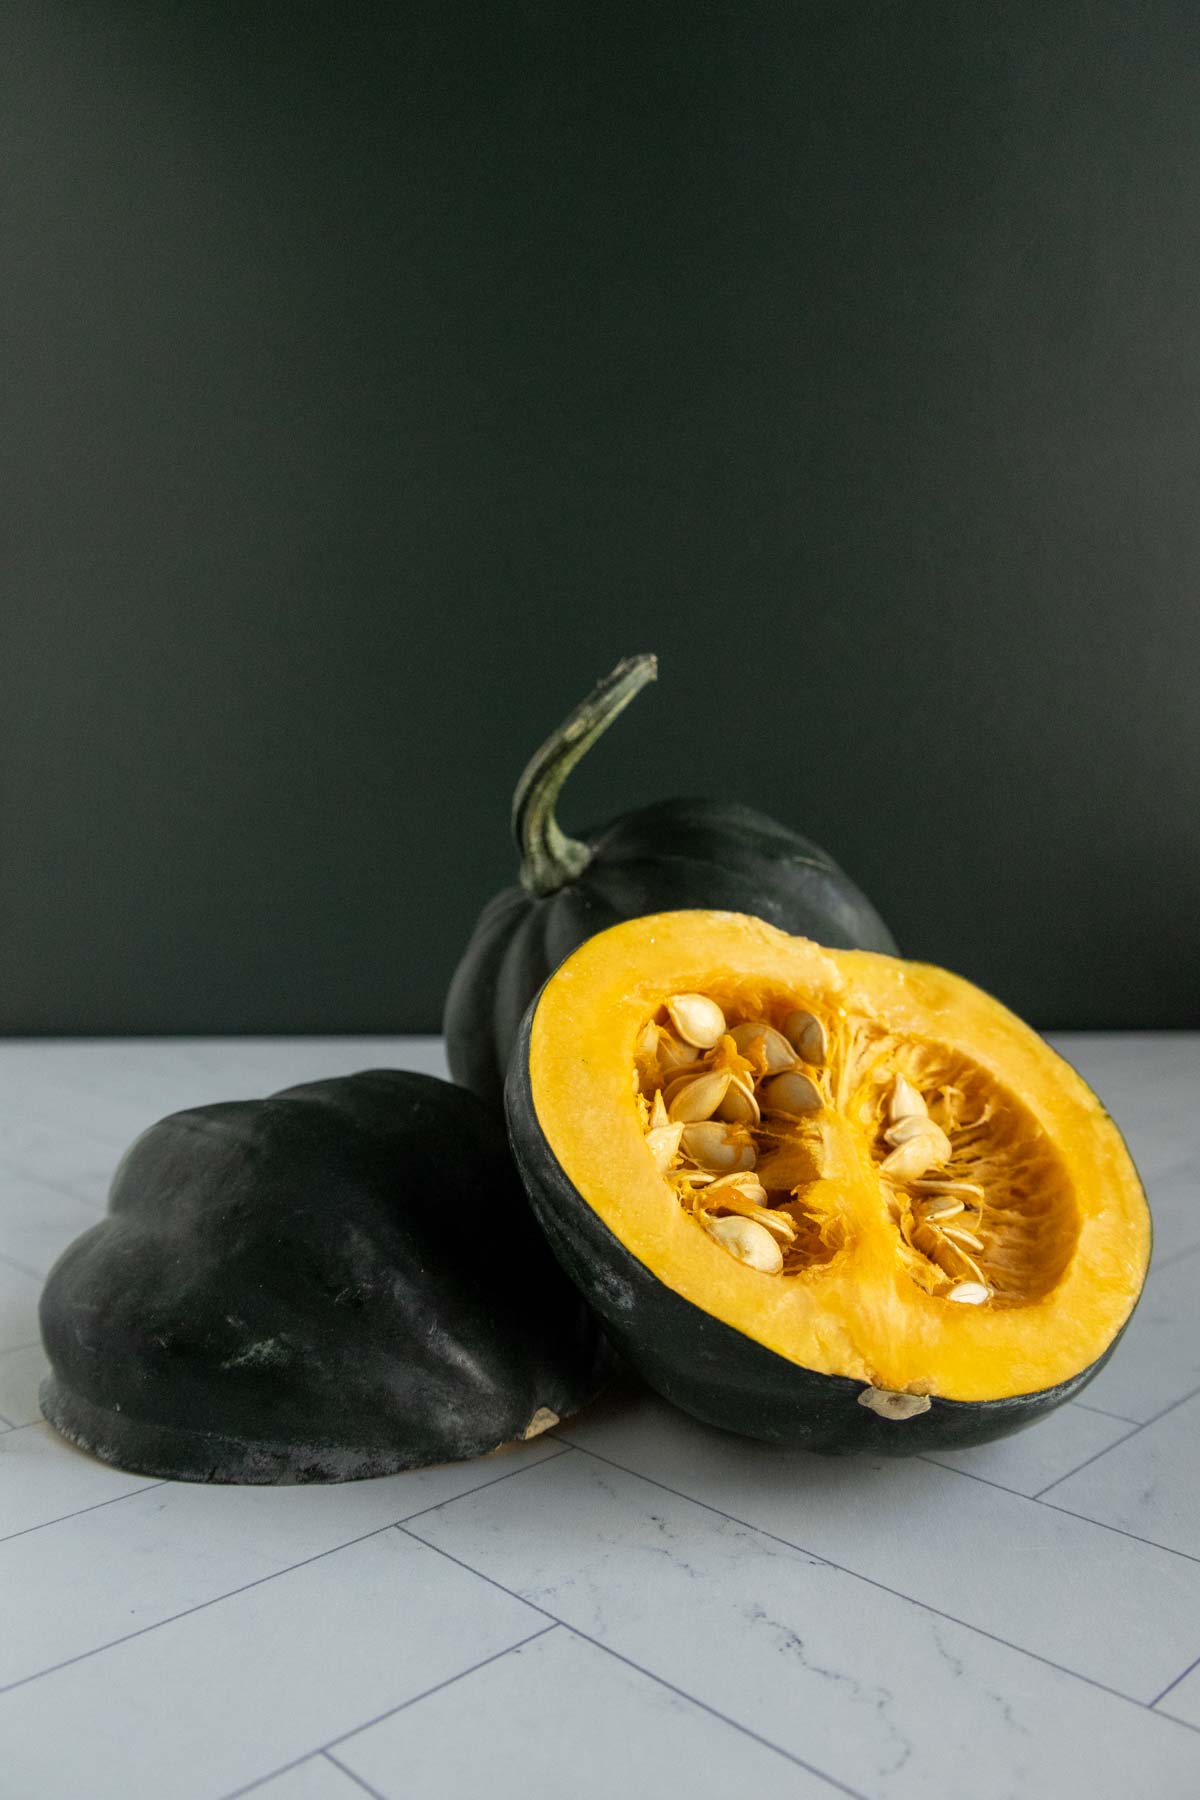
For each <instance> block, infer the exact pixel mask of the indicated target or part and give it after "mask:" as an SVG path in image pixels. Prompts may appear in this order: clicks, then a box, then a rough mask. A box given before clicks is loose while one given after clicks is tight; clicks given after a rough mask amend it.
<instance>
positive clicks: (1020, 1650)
mask: <svg viewBox="0 0 1200 1800" xmlns="http://www.w3.org/2000/svg"><path fill="white" fill-rule="evenodd" d="M563 1441H564V1442H566V1440H565V1439H564V1440H563ZM571 1448H572V1449H574V1450H578V1451H579V1452H580V1454H581V1455H583V1456H590V1457H594V1458H595V1460H596V1461H597V1462H602V1463H607V1464H608V1466H609V1468H611V1469H620V1470H621V1472H622V1474H625V1475H632V1476H633V1477H634V1479H635V1480H636V1481H646V1482H649V1484H650V1486H651V1487H656V1488H661V1489H662V1491H663V1493H665V1494H674V1496H675V1498H676V1499H677V1500H686V1501H689V1502H690V1503H691V1504H692V1505H693V1506H700V1507H703V1508H704V1510H705V1511H706V1512H711V1513H714V1514H715V1515H716V1517H717V1518H718V1519H725V1520H727V1521H728V1523H729V1524H730V1525H737V1526H740V1527H741V1528H742V1530H744V1531H754V1532H758V1533H759V1534H760V1535H761V1536H763V1537H765V1538H769V1539H770V1540H771V1541H772V1543H776V1544H782V1545H783V1547H784V1549H785V1550H794V1551H795V1552H796V1553H797V1555H799V1556H807V1557H808V1558H809V1559H810V1561H812V1562H814V1563H820V1564H821V1565H822V1566H823V1567H825V1568H828V1569H836V1570H837V1571H838V1573H839V1574H841V1575H847V1576H849V1577H850V1579H851V1580H852V1581H862V1582H865V1583H866V1585H867V1586H868V1587H873V1588H878V1589H879V1591H880V1593H883V1594H891V1595H892V1597H893V1599H896V1600H904V1601H907V1603H908V1604H909V1605H910V1606H917V1607H920V1609H921V1611H922V1612H927V1613H930V1614H932V1616H933V1617H934V1618H937V1619H946V1620H948V1621H949V1623H950V1624H951V1625H961V1626H962V1627H963V1629H964V1630H965V1631H974V1632H976V1633H977V1634H978V1636H980V1637H984V1638H990V1639H991V1641H992V1643H994V1644H1002V1645H1003V1646H1004V1648H1005V1649H1006V1650H1015V1651H1016V1652H1017V1654H1018V1655H1019V1656H1028V1657H1030V1658H1031V1659H1032V1660H1033V1661H1034V1662H1039V1663H1042V1664H1043V1665H1044V1666H1045V1667H1047V1668H1050V1669H1057V1670H1058V1672H1059V1674H1061V1675H1070V1676H1071V1677H1072V1678H1073V1679H1074V1680H1075V1681H1083V1682H1086V1683H1087V1685H1088V1687H1094V1688H1098V1689H1099V1690H1100V1692H1101V1693H1102V1694H1111V1695H1112V1697H1113V1699H1114V1700H1124V1701H1126V1702H1127V1703H1128V1704H1129V1705H1130V1706H1137V1707H1140V1708H1141V1709H1142V1710H1143V1711H1147V1710H1148V1709H1149V1705H1150V1703H1149V1701H1146V1700H1139V1699H1138V1698H1137V1696H1136V1695H1135V1694H1125V1693H1122V1691H1121V1689H1120V1688H1114V1687H1109V1686H1108V1684H1107V1682H1104V1681H1097V1679H1096V1678H1095V1676H1094V1675H1084V1674H1082V1673H1081V1672H1080V1671H1079V1670H1078V1669H1069V1668H1067V1666H1066V1664H1065V1663H1059V1662H1055V1661H1054V1659H1053V1658H1052V1657H1049V1656H1043V1655H1042V1654H1041V1652H1040V1651H1038V1650H1029V1649H1027V1648H1026V1647H1025V1645H1024V1644H1014V1643H1012V1642H1010V1640H1009V1639H1008V1638H1002V1637H999V1636H997V1634H996V1633H995V1632H994V1631H988V1630H987V1629H986V1627H984V1626H982V1625H974V1624H972V1623H971V1621H970V1620H969V1619H960V1618H959V1617H958V1615H957V1614H956V1613H948V1612H943V1610H942V1609H941V1607H939V1606H932V1605H931V1604H930V1603H929V1601H928V1600H918V1599H917V1598H916V1596H915V1595H913V1594H905V1593H903V1592H902V1591H901V1590H900V1589H899V1588H891V1587H888V1586H887V1585H886V1583H884V1582H882V1581H877V1580H876V1579H875V1577H874V1576H873V1575H863V1574H862V1573H861V1572H860V1571H859V1570H858V1569H850V1568H847V1567H846V1565H845V1564H844V1563H837V1562H834V1561H833V1560H832V1558H831V1557H828V1556H821V1555H820V1554H819V1553H818V1552H817V1551H816V1550H808V1549H806V1548H805V1547H804V1545H803V1544H795V1543H793V1542H792V1540H791V1539H790V1538H785V1537H780V1536H779V1534H778V1533H777V1532H774V1531H767V1530H766V1529H765V1528H764V1527H763V1526H761V1525H752V1524H751V1523H750V1521H749V1520H748V1519H739V1518H737V1517H736V1516H735V1515H734V1514H733V1513H727V1512H722V1511H721V1508H720V1507H719V1506H714V1505H713V1504H712V1502H711V1501H709V1500H697V1498H696V1496H695V1495H694V1494H685V1493H683V1491H682V1490H681V1489H679V1488H673V1487H668V1486H667V1484H666V1482H665V1481H656V1480H655V1478H654V1476H653V1475H642V1474H641V1473H640V1472H639V1471H638V1470H637V1469H628V1468H626V1467H625V1464H624V1463H619V1462H614V1461H613V1460H612V1458H611V1457H608V1456H601V1455H600V1454H599V1452H598V1451H596V1450H585V1449H584V1448H583V1446H582V1445H580V1444H573V1445H572V1446H571ZM989 1485H990V1484H989ZM1004 1491H1005V1492H1006V1493H1008V1492H1011V1489H1007V1488H1006V1489H1005V1490H1004ZM1022 1498H1024V1496H1022ZM446 1504H447V1505H448V1506H453V1504H454V1502H453V1501H452V1500H450V1501H447V1502H446ZM1088 1522H1089V1523H1092V1522H1093V1521H1088ZM414 1535H415V1534H414ZM1151 1547H1152V1548H1154V1549H1157V1548H1158V1545H1153V1546H1151ZM1162 1716H1163V1717H1171V1716H1172V1715H1169V1714H1163V1715H1162ZM1174 1722H1175V1723H1176V1724H1179V1725H1185V1726H1187V1729H1188V1730H1189V1731H1197V1732H1200V1725H1190V1724H1188V1721H1187V1720H1186V1719H1177V1720H1175V1721H1174Z"/></svg>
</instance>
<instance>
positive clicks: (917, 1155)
mask: <svg viewBox="0 0 1200 1800" xmlns="http://www.w3.org/2000/svg"><path fill="white" fill-rule="evenodd" d="M949 1155H950V1140H949V1138H948V1137H947V1136H946V1134H945V1132H944V1131H940V1130H939V1129H938V1127H937V1126H936V1125H935V1124H934V1123H933V1121H932V1120H930V1121H929V1130H928V1131H923V1132H922V1133H921V1134H920V1135H919V1136H917V1137H910V1138H909V1139H907V1141H906V1142H905V1143H903V1144H901V1145H900V1146H899V1147H898V1148H897V1149H895V1150H893V1151H892V1153H891V1155H890V1156H885V1157H884V1159H883V1161H882V1162H881V1163H880V1165H879V1170H880V1173H881V1174H883V1175H887V1176H890V1177H891V1179H892V1180H893V1181H911V1180H912V1179H913V1177H914V1176H917V1175H924V1173H925V1171H926V1169H932V1168H935V1167H936V1166H937V1164H938V1163H942V1162H945V1161H946V1159H947V1157H948V1156H949Z"/></svg>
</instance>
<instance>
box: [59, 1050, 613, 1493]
mask: <svg viewBox="0 0 1200 1800" xmlns="http://www.w3.org/2000/svg"><path fill="white" fill-rule="evenodd" d="M41 1323H42V1336H43V1339H44V1341H45V1346H46V1351H47V1354H48V1356H49V1360H50V1370H51V1372H50V1375H49V1376H48V1378H47V1380H46V1382H45V1384H44V1386H43V1390H42V1410H43V1412H44V1413H45V1415H46V1417H47V1419H49V1421H50V1423H51V1424H52V1425H54V1426H56V1427H57V1428H58V1430H59V1431H61V1432H62V1433H63V1434H64V1435H65V1436H66V1437H68V1438H70V1439H72V1440H73V1442H75V1443H77V1444H79V1445H80V1446H81V1447H82V1448H84V1449H86V1450H90V1451H91V1452H92V1453H93V1455H95V1456H98V1457H100V1458H101V1459H102V1460H103V1461H105V1462H111V1463H116V1464H117V1465H118V1466H119V1467H120V1468H123V1469H133V1470H136V1471H137V1472H139V1473H142V1474H147V1475H161V1476H170V1477H174V1478H176V1479H179V1480H184V1481H225V1482H255V1483H262V1482H295V1481H346V1480H350V1479H353V1478H356V1477H359V1476H364V1475H384V1474H389V1473H391V1472H392V1471H394V1470H397V1469H409V1468H416V1467H420V1466H422V1465H424V1464H426V1463H440V1462H452V1461H458V1460H460V1459H462V1458H466V1457H473V1456H480V1455H483V1454H485V1453H486V1452H487V1451H490V1450H495V1449H496V1448H498V1447H499V1446H500V1445H502V1444H505V1443H508V1442H511V1441H513V1440H515V1439H519V1438H523V1437H531V1436H534V1435H536V1434H537V1433H538V1432H539V1431H541V1430H544V1429H546V1428H547V1427H548V1426H550V1425H553V1424H555V1423H556V1422H557V1419H558V1417H560V1416H565V1415H566V1414H568V1413H571V1412H574V1411H575V1410H576V1409H577V1408H579V1407H580V1406H582V1405H583V1404H584V1403H585V1402H586V1401H587V1400H589V1399H590V1398H591V1397H592V1395H593V1394H594V1393H595V1392H596V1390H597V1389H598V1387H599V1386H600V1385H601V1384H602V1381H603V1379H604V1376H605V1374H606V1372H607V1367H608V1352H607V1350H606V1347H605V1346H604V1344H603V1340H602V1339H601V1337H600V1333H599V1330H598V1328H597V1326H596V1323H595V1321H594V1319H593V1318H592V1316H591V1315H590V1314H589V1312H588V1310H587V1308H586V1306H585V1305H584V1303H583V1301H582V1300H581V1298H580V1296H579V1294H578V1293H577V1292H576V1290H575V1289H574V1288H573V1287H572V1286H571V1285H570V1283H569V1282H568V1281H567V1280H566V1279H565V1278H564V1276H563V1274H562V1272H561V1270H560V1269H559V1268H558V1267H557V1265H556V1264H555V1262H554V1259H553V1257H552V1256H551V1255H550V1252H549V1250H548V1249H547V1247H546V1244H545V1241H544V1239H543V1238H542V1235H541V1233H540V1232H539V1231H538V1228H537V1226H536V1225H535V1223H534V1221H533V1219H532V1218H531V1216H530V1213H529V1208H528V1206H527V1205H526V1204H525V1203H524V1196H523V1195H522V1193H521V1190H520V1184H519V1182H518V1181H517V1178H516V1172H515V1170H514V1169H513V1166H512V1160H511V1158H510V1156H509V1154H508V1147H507V1145H506V1143H505V1141H504V1130H503V1126H502V1125H501V1124H500V1122H499V1121H498V1120H497V1119H496V1118H494V1117H493V1115H492V1114H491V1112H490V1111H489V1110H488V1109H487V1108H486V1107H485V1106H484V1105H483V1104H482V1103H481V1102H480V1101H479V1100H477V1099H476V1097H475V1096H474V1095H473V1094H468V1093H466V1092H464V1090H463V1089H461V1088H454V1087H451V1086H450V1084H449V1083H448V1082H445V1081H436V1080H434V1079H433V1077H432V1076H429V1075H415V1074H408V1073H403V1072H399V1071H396V1070H391V1069H374V1070H369V1071H367V1072H365V1073H363V1074H360V1075H350V1076H346V1077H344V1078H341V1079H336V1080H330V1081H314V1082H310V1083H307V1084H306V1085H304V1086H301V1087H293V1088H287V1089H285V1090H284V1091H283V1092H282V1093H279V1094H272V1095H271V1096H270V1097H269V1098H267V1099H264V1100H237V1101H231V1102H229V1103H227V1104H221V1105H216V1106H198V1107H194V1108H191V1109H190V1110H188V1111H186V1112H179V1113H173V1114H172V1115H171V1116H170V1117H169V1118H166V1119H162V1120H160V1121H159V1122H158V1124H156V1125H152V1126H151V1127H150V1129H149V1130H148V1131H145V1132H143V1134H142V1136H141V1137H140V1138H138V1139H137V1141H136V1143H134V1144H133V1146H132V1147H131V1148H130V1150H129V1151H128V1152H127V1153H126V1155H125V1157H124V1159H123V1161H122V1162H121V1164H120V1166H119V1168H118V1169H117V1172H116V1174H115V1176H114V1178H113V1183H112V1191H111V1194H110V1198H109V1214H108V1217H107V1218H106V1219H104V1220H103V1221H102V1222H101V1223H100V1224H98V1225H96V1226H94V1227H93V1228H92V1229H91V1230H90V1231H88V1232H85V1234H84V1235H83V1236H82V1237H80V1238H77V1239H76V1241H75V1242H74V1243H73V1244H72V1245H71V1246H70V1247H69V1249H67V1250H66V1251H65V1252H64V1253H63V1255H62V1256H61V1257H60V1258H59V1260H58V1262H57V1263H56V1264H55V1266H54V1268H53V1269H52V1270H51V1272H50V1275H49V1277H48V1279H47V1282H46V1286H45V1290H44V1293H43V1296H42V1307H41Z"/></svg>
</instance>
